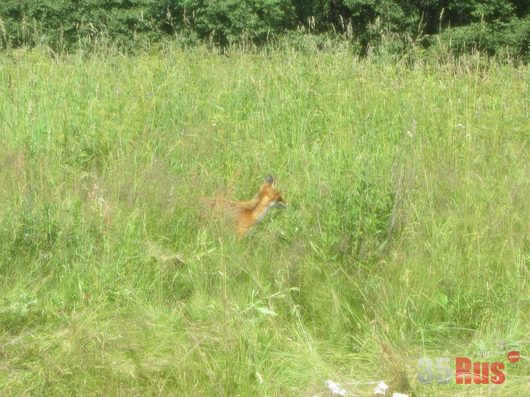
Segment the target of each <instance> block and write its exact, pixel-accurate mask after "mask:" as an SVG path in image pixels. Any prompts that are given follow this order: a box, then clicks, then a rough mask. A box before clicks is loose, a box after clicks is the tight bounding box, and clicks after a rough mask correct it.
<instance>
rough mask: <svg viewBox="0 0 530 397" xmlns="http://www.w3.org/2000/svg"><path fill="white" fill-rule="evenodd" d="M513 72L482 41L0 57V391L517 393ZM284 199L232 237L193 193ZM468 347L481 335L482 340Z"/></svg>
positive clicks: (516, 84) (520, 254)
mask: <svg viewBox="0 0 530 397" xmlns="http://www.w3.org/2000/svg"><path fill="white" fill-rule="evenodd" d="M529 72H530V69H529V68H528V66H507V65H504V66H502V65H499V64H497V63H495V62H493V61H489V60H488V59H485V58H480V57H478V56H475V57H468V58H462V59H460V60H455V61H448V62H441V63H429V62H422V61H414V62H399V61H398V62H389V61H387V60H385V59H383V58H377V57H374V58H369V59H365V60H358V59H357V58H355V57H353V56H352V55H351V54H350V53H349V52H348V51H346V50H337V51H328V52H316V51H315V52H312V53H302V52H297V51H290V50H288V49H283V50H271V51H262V52H255V53H251V52H238V51H232V52H229V53H227V54H226V55H217V54H215V53H213V52H211V51H207V50H204V49H200V48H199V49H195V50H185V51H182V50H178V49H173V48H167V49H165V50H162V51H159V52H157V53H155V54H150V53H144V54H137V55H134V56H130V57H124V56H121V55H119V54H112V53H109V52H105V51H101V52H100V53H96V54H94V55H91V56H85V55H83V54H82V53H78V54H74V55H64V56H56V55H54V56H50V55H49V54H48V53H47V52H46V51H43V50H33V51H25V50H17V51H10V52H7V53H3V54H1V55H0V92H1V95H0V134H1V135H0V143H1V147H0V390H2V394H3V395H8V396H9V395H13V396H14V395H57V396H60V395H61V396H62V395H70V394H72V395H73V394H78V395H83V396H90V395H189V396H191V395H204V396H212V395H230V396H232V395H241V396H250V395H263V396H265V395H267V396H269V395H270V396H272V395H277V396H285V395H292V396H310V395H325V390H324V386H323V385H324V381H325V380H326V379H328V378H331V379H334V380H336V381H339V382H341V384H343V385H344V386H345V387H346V388H347V389H349V390H350V391H352V392H355V393H357V394H359V395H365V393H368V391H369V390H371V388H372V387H373V385H369V384H366V383H365V382H370V381H375V380H379V379H384V380H385V381H386V382H387V383H389V384H390V385H391V386H392V388H393V389H394V390H397V391H401V392H407V393H411V394H414V395H457V394H462V395H468V394H470V395H477V394H480V393H489V392H490V391H491V390H492V389H491V386H478V385H472V386H468V387H462V386H457V385H439V386H432V387H431V386H422V385H421V384H419V383H418V382H417V380H416V371H417V364H416V360H417V359H418V358H419V357H422V356H430V357H433V358H434V357H441V356H447V357H455V356H470V357H472V358H473V359H476V360H479V361H481V360H482V361H495V360H503V361H505V353H506V352H507V351H509V350H519V351H521V353H522V356H523V357H522V360H521V362H519V363H518V364H513V365H508V364H507V370H506V371H507V381H506V382H505V384H504V385H500V386H498V387H497V389H498V390H497V389H494V390H497V392H498V393H500V394H498V395H506V396H508V395H522V394H524V393H525V392H527V391H528V381H527V376H528V372H527V369H528V346H529V341H528V335H529V331H530V329H529V325H528V324H530V318H529V317H530V316H529V313H530V307H529V299H530V294H529V288H528V277H529V258H530V253H529V235H530V233H529V232H530V221H529V212H528V197H530V187H529V179H528V175H529V174H530V169H529V168H530V167H529V164H530V162H529V160H530V159H529V153H530V151H529V148H530V146H529V133H528V131H529V126H530V104H529V100H528V98H530V89H529V87H530V73H529ZM269 173H272V174H273V175H274V176H275V177H276V179H277V184H278V188H279V190H281V191H282V193H283V194H284V197H285V198H286V199H287V200H288V201H289V203H290V207H289V208H288V209H286V210H285V211H275V212H274V211H271V212H270V213H269V215H268V217H267V218H266V219H265V220H264V221H263V222H262V223H261V224H260V225H259V226H258V227H257V228H256V229H255V231H254V232H253V233H252V235H251V236H250V237H249V238H247V239H245V240H244V241H241V242H238V241H236V239H235V238H234V236H233V234H232V233H231V232H230V230H226V229H225V228H223V227H222V219H220V217H219V216H218V215H216V214H213V213H211V212H209V211H208V210H207V209H205V208H203V207H202V206H201V205H200V204H198V203H199V198H201V197H203V196H219V195H221V196H227V197H228V198H231V199H241V200H244V199H249V198H251V197H252V196H253V195H254V194H255V192H256V191H257V188H258V186H259V184H260V183H261V181H262V178H263V177H264V176H265V175H267V174H269ZM477 351H490V352H493V353H491V354H490V355H488V356H487V357H485V358H484V357H480V356H477V353H476V352H477Z"/></svg>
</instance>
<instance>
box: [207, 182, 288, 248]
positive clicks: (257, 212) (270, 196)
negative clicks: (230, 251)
mask: <svg viewBox="0 0 530 397" xmlns="http://www.w3.org/2000/svg"><path fill="white" fill-rule="evenodd" d="M209 201H211V200H209ZM222 205H223V207H224V209H225V211H224V212H225V213H227V214H229V215H231V217H232V218H233V219H234V221H235V227H236V235H237V238H238V240H240V239H243V238H244V237H245V236H247V235H248V234H249V232H250V231H251V230H252V229H253V228H254V227H255V226H256V225H257V224H258V223H259V222H261V221H262V220H263V218H265V215H266V214H267V212H268V211H269V209H271V208H286V207H287V201H286V200H285V199H284V198H283V196H282V193H281V192H280V191H278V190H277V189H276V187H275V186H274V178H273V177H272V175H267V177H266V178H265V180H264V181H263V183H262V185H261V187H260V189H259V191H258V193H257V194H256V196H255V197H254V198H253V199H252V200H248V201H232V200H222Z"/></svg>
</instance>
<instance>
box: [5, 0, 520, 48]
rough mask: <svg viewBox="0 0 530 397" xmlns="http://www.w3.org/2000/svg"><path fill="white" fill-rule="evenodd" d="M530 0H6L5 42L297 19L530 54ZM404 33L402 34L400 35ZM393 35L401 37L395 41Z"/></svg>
mask: <svg viewBox="0 0 530 397" xmlns="http://www.w3.org/2000/svg"><path fill="white" fill-rule="evenodd" d="M529 4H530V3H529V2H528V1H526V0H512V1H504V0H471V1H467V0H466V1H464V0H412V1H405V0H324V1H316V0H308V1H302V0H218V1H207V0H161V1H155V0H4V1H2V2H1V3H0V46H2V47H4V48H6V47H18V46H24V45H29V46H33V45H38V44H46V45H48V46H50V47H52V48H54V49H72V48H76V47H78V46H79V45H84V46H86V44H87V43H88V44H94V43H95V42H97V41H98V40H104V41H112V42H114V43H116V44H117V45H118V46H119V47H124V46H125V47H127V46H132V45H136V44H138V43H141V42H144V41H148V42H152V41H158V40H161V39H163V38H164V37H174V36H176V35H178V36H179V37H180V38H183V39H186V40H187V41H192V42H195V41H197V40H206V41H208V42H212V43H214V44H218V45H221V46H225V45H229V44H234V43H240V42H251V43H253V44H262V43H264V42H267V41H268V40H270V39H271V38H273V37H276V36H277V35H278V34H281V33H285V32H287V31H293V30H296V29H302V30H304V31H306V32H310V33H317V34H320V33H330V32H331V33H338V34H339V35H341V36H344V37H345V38H347V39H348V40H349V41H351V42H354V43H356V44H358V45H360V46H361V48H363V49H364V50H365V52H366V50H367V49H368V48H374V47H375V48H377V47H378V45H379V44H381V43H382V42H388V40H389V38H390V40H391V41H393V42H394V44H393V45H391V46H388V45H387V46H386V48H387V49H389V48H390V49H392V48H393V49H394V50H398V51H402V50H403V49H405V48H406V46H407V45H408V44H409V43H411V42H412V43H414V42H415V43H421V44H422V45H428V44H430V43H435V42H436V41H435V40H432V39H429V37H432V36H433V35H437V34H439V33H443V32H445V33H444V34H443V35H442V39H443V40H445V39H450V40H451V43H452V44H451V48H453V49H454V50H456V51H459V52H460V51H469V50H473V49H479V50H484V51H487V52H488V53H496V52H498V51H499V50H500V49H501V48H506V47H508V48H509V49H510V53H511V54H513V55H515V56H519V57H520V56H522V57H526V56H527V54H528V40H529V39H528V35H526V36H525V33H526V32H527V26H528V22H527V19H525V18H526V17H528V15H529V12H530V5H529ZM399 43H402V44H399ZM395 44H397V45H395Z"/></svg>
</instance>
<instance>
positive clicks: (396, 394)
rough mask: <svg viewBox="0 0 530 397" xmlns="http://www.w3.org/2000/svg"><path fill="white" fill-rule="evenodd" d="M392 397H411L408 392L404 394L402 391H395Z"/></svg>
mask: <svg viewBox="0 0 530 397" xmlns="http://www.w3.org/2000/svg"><path fill="white" fill-rule="evenodd" d="M392 397H409V395H408V394H402V393H394V394H392Z"/></svg>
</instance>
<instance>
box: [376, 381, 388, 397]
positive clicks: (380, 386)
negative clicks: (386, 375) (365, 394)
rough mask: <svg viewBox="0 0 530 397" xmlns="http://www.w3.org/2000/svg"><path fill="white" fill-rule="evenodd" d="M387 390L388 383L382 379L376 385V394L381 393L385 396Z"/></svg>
mask: <svg viewBox="0 0 530 397" xmlns="http://www.w3.org/2000/svg"><path fill="white" fill-rule="evenodd" d="M387 390H388V385H387V384H386V383H385V382H383V381H381V382H379V383H378V384H377V386H376V387H375V389H374V394H380V395H382V396H384V395H385V394H386V391H387Z"/></svg>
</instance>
